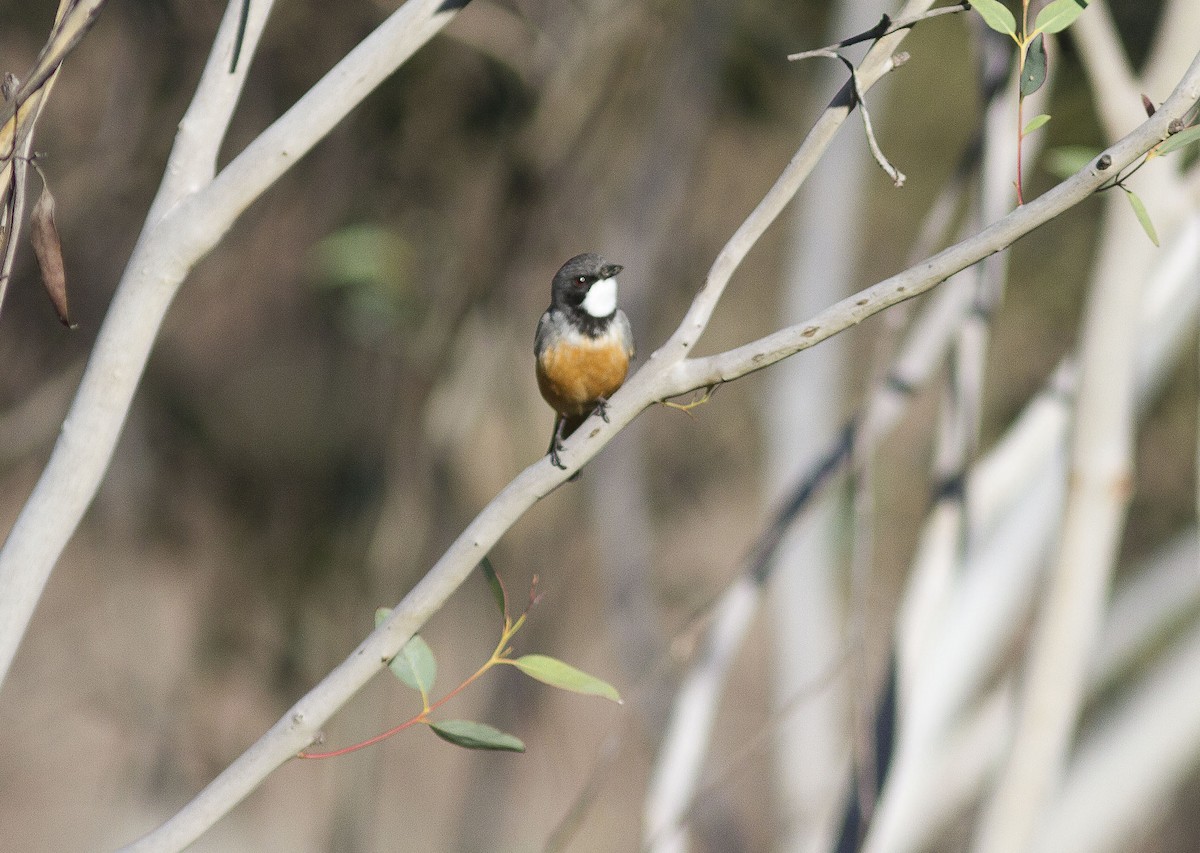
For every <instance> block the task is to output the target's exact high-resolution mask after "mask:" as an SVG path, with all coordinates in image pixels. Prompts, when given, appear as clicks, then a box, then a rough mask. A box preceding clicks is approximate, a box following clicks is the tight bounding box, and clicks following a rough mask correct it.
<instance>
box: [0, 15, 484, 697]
mask: <svg viewBox="0 0 1200 853" xmlns="http://www.w3.org/2000/svg"><path fill="white" fill-rule="evenodd" d="M465 2H466V0H409V2H408V3H406V4H405V5H403V6H401V7H400V8H399V9H398V10H397V11H396V12H394V13H393V14H392V15H391V16H390V17H389V18H387V19H386V20H385V21H384V22H383V23H382V24H380V25H379V27H378V28H376V30H375V31H374V32H373V33H371V34H370V35H369V36H367V38H366V39H364V40H363V41H362V42H361V43H360V44H359V45H358V46H357V47H355V48H354V49H353V50H352V51H350V53H348V54H347V55H346V56H345V57H344V58H343V59H342V60H341V61H340V62H339V63H338V64H337V65H335V66H334V67H333V68H332V69H331V70H330V71H329V72H328V73H327V74H326V75H325V76H324V77H323V78H322V79H321V80H320V81H319V82H318V83H317V84H316V85H315V86H314V87H313V88H312V89H310V90H309V91H308V93H306V94H305V95H304V96H303V97H302V98H301V99H300V100H299V101H298V102H297V103H296V104H295V105H294V106H293V107H292V108H291V109H289V110H288V111H287V112H286V113H284V115H283V116H281V117H280V118H279V119H278V120H277V121H276V122H275V123H274V124H272V125H271V126H270V127H268V128H267V129H266V130H265V131H263V133H262V134H261V135H260V136H259V137H258V138H257V139H255V140H254V141H253V142H252V143H251V144H250V145H249V146H247V147H246V149H245V150H244V151H242V153H241V154H239V155H238V156H237V157H235V158H234V160H233V161H232V162H230V163H229V164H228V165H227V166H226V167H225V168H224V169H223V170H222V171H221V172H220V174H217V175H216V176H215V178H214V177H213V173H214V170H215V165H216V157H217V151H218V149H219V147H220V144H221V140H222V138H223V137H224V134H225V131H226V129H227V127H228V125H229V119H230V117H231V115H232V112H233V108H234V107H235V105H236V102H237V98H238V95H239V94H240V92H241V87H242V83H243V81H244V80H245V75H246V71H247V69H248V68H249V66H250V61H249V59H250V57H252V56H253V55H254V52H255V49H256V46H257V44H258V39H259V36H260V35H261V33H262V28H263V26H264V25H265V22H266V18H267V15H268V13H269V12H270V9H271V6H272V4H273V0H254V2H252V3H251V4H250V8H249V16H248V18H247V20H246V23H245V33H244V38H243V42H242V47H241V56H242V58H243V60H244V61H239V62H238V68H237V70H236V71H235V72H234V73H230V71H229V63H230V59H231V57H232V55H233V51H234V48H235V44H236V41H237V36H238V30H239V18H240V15H241V12H242V9H243V6H242V0H233V2H231V3H230V4H229V6H228V7H227V9H226V13H225V16H224V18H223V19H222V21H221V25H220V28H219V29H218V32H217V36H216V39H215V42H214V45H213V50H212V52H211V54H210V56H209V60H208V64H207V65H206V66H205V70H204V72H203V74H202V76H201V79H200V83H199V85H198V87H197V92H196V96H195V99H194V100H193V103H192V106H191V107H189V109H188V112H187V114H186V115H185V116H184V118H183V120H182V122H181V123H180V129H179V135H178V137H177V141H176V146H175V149H174V150H173V152H172V155H171V157H170V159H169V161H168V164H167V170H166V174H165V176H164V178H163V183H162V186H161V188H160V190H159V193H158V196H157V197H156V198H155V201H154V203H153V205H152V206H151V209H150V212H149V214H148V216H147V220H146V225H145V227H144V229H143V231H142V234H141V236H140V237H139V239H138V242H137V245H136V246H135V247H134V251H133V255H132V256H131V258H130V260H129V264H128V266H127V267H126V270H125V274H124V275H123V277H122V279H121V282H120V284H119V286H118V287H117V291H116V294H115V295H114V297H113V301H112V305H111V306H110V307H109V311H108V315H107V316H106V317H105V321H104V324H103V325H102V327H101V329H100V333H99V335H98V337H97V340H96V345H95V348H94V349H93V351H92V356H91V359H90V360H89V362H88V368H87V370H86V372H85V373H84V377H83V380H82V382H81V383H80V387H79V391H78V393H77V394H76V397H75V401H74V403H73V404H72V406H71V410H70V412H69V413H68V415H67V418H66V420H65V421H64V422H63V428H62V433H61V435H60V436H59V440H58V442H57V443H56V445H55V448H54V452H53V453H52V455H51V457H50V461H49V463H48V464H47V466H46V469H45V470H44V471H43V473H42V476H41V478H40V479H39V481H38V484H37V486H36V487H35V489H34V492H33V494H32V495H31V496H30V498H29V500H28V501H27V502H26V504H25V507H24V508H23V510H22V511H21V514H20V516H18V518H17V521H16V523H15V524H14V526H13V529H12V531H11V532H10V533H9V536H8V539H7V540H6V541H5V543H4V547H3V548H2V549H0V679H2V678H3V676H4V674H6V673H7V671H8V668H9V666H10V665H11V663H12V658H13V655H14V654H15V653H16V650H17V647H18V645H19V644H20V641H21V637H22V636H23V635H24V633H25V629H26V626H27V625H28V623H29V619H30V617H31V616H32V614H33V610H34V608H35V606H36V604H37V601H38V599H39V598H40V596H41V592H42V589H43V588H44V586H45V583H46V580H47V579H48V578H49V576H50V572H51V570H52V569H53V567H54V564H55V562H56V561H57V560H58V557H59V555H60V554H61V553H62V550H63V548H64V547H65V546H66V543H67V541H68V539H70V537H71V535H72V534H73V533H74V531H75V529H76V528H77V527H78V525H79V521H80V519H81V518H82V516H83V513H84V511H85V510H86V509H87V507H88V505H89V504H90V503H91V501H92V499H93V498H94V497H95V495H96V491H97V489H98V488H99V485H100V481H101V479H102V478H103V476H104V472H105V470H106V469H107V467H108V463H109V460H110V459H111V458H112V452H113V449H114V447H115V446H116V442H117V438H118V437H119V435H120V431H121V427H122V426H123V424H124V421H125V417H126V415H127V414H128V412H129V406H130V404H131V402H132V400H133V395H134V392H135V391H136V389H137V385H138V382H139V380H140V379H141V375H142V371H143V370H144V369H145V365H146V360H147V359H148V357H149V354H150V350H151V348H152V346H153V344H154V341H155V339H156V338H157V335H158V330H159V328H160V327H161V325H162V320H163V317H164V316H165V314H166V311H167V308H168V307H169V306H170V304H171V301H172V299H173V298H174V296H175V293H176V292H177V291H178V288H179V286H180V285H181V284H182V282H183V280H184V278H185V277H186V275H187V273H188V271H189V270H190V269H191V267H192V266H193V265H194V264H195V263H196V262H197V261H199V260H200V259H201V258H202V257H204V255H205V254H206V253H207V252H208V251H209V250H211V249H212V248H213V246H215V245H216V244H217V242H218V241H220V239H221V238H222V237H223V236H224V235H225V233H226V232H227V231H228V230H229V228H230V227H231V226H232V225H233V223H234V222H235V221H236V219H237V217H238V216H239V215H240V214H241V212H242V211H243V210H245V209H246V207H247V206H248V205H249V204H251V203H252V202H253V201H254V200H255V199H256V198H258V197H259V196H260V195H261V194H262V193H263V192H264V191H266V190H267V189H268V188H269V187H270V186H271V185H272V184H273V183H274V182H275V181H276V180H277V179H278V178H279V177H280V176H281V175H282V174H283V173H284V172H285V171H287V169H289V168H290V167H291V166H292V165H293V164H295V163H296V162H297V160H298V159H299V158H300V157H301V156H302V155H304V154H305V153H306V152H307V151H308V150H309V149H310V148H312V147H313V145H315V144H316V143H317V142H318V141H319V140H321V139H322V138H323V137H324V136H325V135H326V134H327V133H328V132H329V130H330V129H331V128H332V127H333V126H334V125H335V124H337V122H338V121H340V120H341V119H342V118H343V117H344V116H345V115H346V114H347V113H349V112H350V110H351V109H353V108H354V106H355V105H357V104H358V103H359V102H360V101H361V100H362V99H363V98H364V97H366V95H367V94H368V93H370V92H371V91H372V90H373V89H374V88H375V87H376V86H377V85H378V84H379V83H380V82H382V81H383V80H384V79H385V78H386V77H387V76H388V75H389V74H391V73H392V72H393V71H395V70H396V68H398V67H399V66H400V65H401V64H402V63H403V62H404V61H405V60H407V59H408V58H409V57H410V56H411V55H412V54H413V53H414V52H415V51H416V50H417V49H418V48H419V47H421V46H422V45H423V44H425V43H426V42H427V41H428V40H429V39H430V38H432V37H433V36H434V35H435V34H436V33H437V32H438V31H439V30H440V29H441V28H442V27H444V26H445V25H446V24H447V23H448V22H449V21H450V19H451V18H452V17H453V16H454V15H455V13H456V12H457V11H458V9H459V8H461V6H462V5H464V4H465Z"/></svg>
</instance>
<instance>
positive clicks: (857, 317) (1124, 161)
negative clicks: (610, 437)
mask: <svg viewBox="0 0 1200 853" xmlns="http://www.w3.org/2000/svg"><path fill="white" fill-rule="evenodd" d="M1197 98H1200V57H1197V58H1196V59H1195V60H1193V61H1192V64H1191V67H1190V68H1189V69H1188V70H1187V73H1186V74H1185V75H1184V76H1183V78H1182V80H1181V81H1180V83H1179V85H1178V86H1177V87H1176V89H1175V91H1174V92H1173V93H1172V95H1171V97H1170V98H1168V99H1167V101H1166V102H1164V103H1163V105H1162V107H1161V108H1160V109H1159V110H1158V112H1156V113H1155V114H1154V116H1152V117H1151V118H1149V119H1147V120H1146V121H1145V122H1143V123H1142V124H1141V125H1140V126H1139V127H1138V128H1137V129H1135V130H1134V131H1133V132H1132V133H1130V134H1129V135H1128V136H1126V137H1125V138H1123V139H1121V140H1120V141H1119V142H1117V143H1115V144H1114V145H1113V146H1112V147H1110V148H1108V149H1107V150H1106V151H1105V152H1104V153H1103V154H1101V155H1100V156H1099V157H1097V158H1095V159H1094V160H1092V161H1091V162H1090V163H1089V164H1088V165H1087V166H1086V167H1085V168H1084V169H1083V170H1082V171H1080V172H1079V173H1078V174H1076V175H1074V176H1073V177H1071V178H1069V179H1068V180H1066V181H1064V182H1063V183H1061V184H1059V185H1058V186H1056V187H1054V188H1053V189H1051V190H1049V191H1048V192H1047V193H1045V195H1042V196H1040V197H1039V198H1037V199H1035V200H1034V201H1031V202H1029V203H1027V204H1025V205H1023V206H1021V207H1019V208H1017V209H1016V210H1014V211H1013V212H1012V213H1010V214H1008V216H1005V217H1004V218H1003V219H1001V220H999V221H998V222H996V223H994V224H992V225H990V226H988V227H987V228H985V229H984V230H983V231H981V232H979V233H978V234H976V235H975V236H974V237H970V238H968V239H966V240H963V241H962V242H961V243H958V244H956V245H954V246H951V247H950V248H948V249H946V250H945V251H943V252H939V253H938V254H936V255H934V256H933V257H931V258H929V259H928V260H926V261H923V262H921V263H919V264H917V265H915V266H913V267H910V268H909V269H907V270H904V271H903V272H901V273H897V274H896V275H894V276H892V277H891V278H888V279H885V280H884V281H881V282H879V283H878V284H875V285H873V286H871V287H869V288H867V289H866V290H863V291H860V292H859V293H856V294H854V295H853V296H849V297H847V298H846V299H843V300H842V301H840V302H838V303H836V304H834V305H832V306H830V307H829V308H827V309H826V310H825V311H822V312H821V313H820V314H818V315H817V316H815V317H813V318H812V319H810V320H808V321H806V322H804V323H798V324H796V325H793V326H789V327H787V328H785V329H780V330H779V331H777V332H774V333H773V334H770V335H767V336H766V337H763V338H759V339H758V340H756V341H752V342H750V343H748V344H744V345H742V346H740V347H737V348H735V349H731V350H727V351H726V352H722V353H717V354H715V355H711V356H706V357H704V358H692V359H681V360H680V361H678V362H676V363H675V364H674V365H673V366H672V368H671V370H670V372H669V376H667V377H664V380H663V382H662V389H663V392H664V397H674V396H678V395H681V394H687V393H688V392H690V391H695V390H697V389H699V388H707V387H711V386H713V385H719V384H721V383H722V382H728V381H730V380H732V379H737V378H739V377H741V376H745V375H746V374H748V373H753V372H754V371H756V370H762V369H763V368H764V367H768V366H770V365H772V364H774V363H775V362H777V361H780V360H782V359H784V358H787V357H788V356H790V355H793V354H795V353H797V352H800V351H801V350H805V349H808V348H809V347H811V346H814V345H815V344H818V343H820V342H821V341H823V340H826V339H827V338H830V337H832V336H834V335H836V334H838V333H839V332H843V331H845V330H846V329H848V328H850V327H852V326H855V325H857V324H858V323H861V322H862V321H863V320H865V319H866V318H868V317H871V316H873V315H875V314H878V313H879V312H880V311H883V310H884V309H886V308H889V307H891V306H892V305H896V304H897V303H900V302H903V301H905V300H906V299H912V298H913V297H914V296H920V295H921V294H923V293H926V292H928V291H929V290H931V289H932V288H934V287H936V286H937V285H938V284H940V283H941V282H943V281H945V280H946V279H947V278H949V277H950V276H952V275H954V273H956V272H958V271H959V270H963V269H966V268H967V267H969V266H971V265H972V264H975V263H978V262H979V261H981V260H983V259H984V258H986V257H988V256H989V255H993V254H995V253H996V252H999V251H1001V250H1002V249H1005V248H1007V247H1008V246H1010V245H1012V244H1013V243H1015V242H1016V241H1017V240H1018V239H1020V238H1021V237H1023V236H1025V235H1026V234H1028V233H1029V232H1030V231H1032V230H1034V229H1035V228H1037V227H1039V226H1041V225H1044V224H1045V223H1046V222H1049V221H1050V220H1051V219H1054V218H1055V217H1056V216H1059V215H1060V214H1062V213H1064V212H1065V211H1067V210H1069V209H1070V208H1072V207H1074V206H1075V205H1077V204H1079V203H1080V202H1081V201H1083V200H1085V199H1087V198H1089V197H1090V196H1091V195H1092V194H1093V193H1094V192H1095V191H1096V190H1097V189H1098V188H1099V187H1100V186H1101V185H1102V184H1104V183H1105V182H1106V181H1107V180H1108V179H1109V178H1110V176H1111V175H1113V174H1116V172H1117V171H1119V170H1120V169H1123V168H1125V167H1126V166H1129V165H1130V164H1132V163H1134V162H1135V161H1136V160H1137V159H1138V158H1139V157H1141V156H1142V155H1144V154H1145V153H1146V152H1148V151H1149V150H1150V149H1151V148H1153V147H1154V146H1155V145H1157V144H1158V143H1159V142H1161V141H1162V140H1164V139H1166V138H1167V136H1168V135H1169V134H1168V132H1167V127H1168V125H1169V124H1170V122H1171V120H1172V119H1175V118H1179V117H1180V116H1182V115H1183V114H1184V113H1185V112H1187V111H1188V110H1189V109H1190V108H1191V107H1192V105H1193V104H1195V103H1196V100H1197ZM1105 158H1108V159H1107V160H1105ZM1102 161H1103V162H1107V163H1109V164H1110V165H1108V167H1107V168H1105V169H1101V168H1100V165H1102V164H1103V163H1102ZM672 340H674V339H672Z"/></svg>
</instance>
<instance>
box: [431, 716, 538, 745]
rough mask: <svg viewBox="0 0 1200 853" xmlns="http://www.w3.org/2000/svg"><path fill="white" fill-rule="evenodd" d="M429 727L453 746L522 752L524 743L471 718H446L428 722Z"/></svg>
mask: <svg viewBox="0 0 1200 853" xmlns="http://www.w3.org/2000/svg"><path fill="white" fill-rule="evenodd" d="M429 728H431V729H433V733H434V734H435V735H437V736H438V737H440V738H441V739H442V740H447V741H450V743H452V744H454V745H455V746H461V747H464V748H466V749H498V750H503V751H505V752H524V751H525V744H524V743H522V742H521V739H520V738H518V737H514V736H513V735H510V734H506V733H505V732H502V731H500V730H499V729H497V728H493V727H492V726H489V725H487V724H486V723H475V722H472V721H471V720H446V721H445V722H441V723H430V724H429Z"/></svg>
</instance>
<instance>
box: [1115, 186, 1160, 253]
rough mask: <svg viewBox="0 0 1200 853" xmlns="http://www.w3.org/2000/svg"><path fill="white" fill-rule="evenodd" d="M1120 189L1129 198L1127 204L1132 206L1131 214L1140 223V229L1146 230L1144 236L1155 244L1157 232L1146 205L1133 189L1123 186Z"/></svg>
mask: <svg viewBox="0 0 1200 853" xmlns="http://www.w3.org/2000/svg"><path fill="white" fill-rule="evenodd" d="M1121 189H1123V190H1125V196H1126V197H1127V198H1128V199H1129V204H1130V206H1132V207H1133V214H1134V216H1136V217H1137V220H1138V222H1139V223H1141V226H1142V230H1143V231H1145V232H1146V236H1147V237H1149V238H1150V242H1151V243H1153V244H1154V245H1155V246H1157V245H1158V232H1157V231H1155V230H1154V223H1153V222H1151V221H1150V214H1149V213H1147V212H1146V205H1144V204H1142V200H1141V199H1140V198H1138V197H1137V195H1136V194H1135V193H1134V192H1133V190H1130V189H1126V188H1125V187H1121Z"/></svg>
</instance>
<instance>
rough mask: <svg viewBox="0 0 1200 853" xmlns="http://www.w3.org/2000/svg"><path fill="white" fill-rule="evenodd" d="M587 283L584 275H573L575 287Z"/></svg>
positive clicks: (583, 285)
mask: <svg viewBox="0 0 1200 853" xmlns="http://www.w3.org/2000/svg"><path fill="white" fill-rule="evenodd" d="M587 283H588V279H587V276H586V275H577V276H575V286H576V287H586V286H587Z"/></svg>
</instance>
